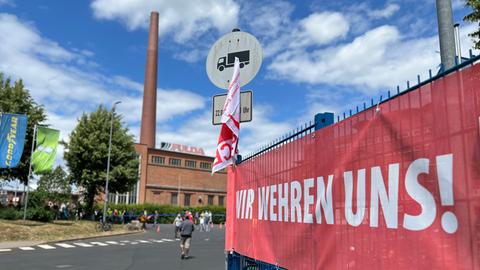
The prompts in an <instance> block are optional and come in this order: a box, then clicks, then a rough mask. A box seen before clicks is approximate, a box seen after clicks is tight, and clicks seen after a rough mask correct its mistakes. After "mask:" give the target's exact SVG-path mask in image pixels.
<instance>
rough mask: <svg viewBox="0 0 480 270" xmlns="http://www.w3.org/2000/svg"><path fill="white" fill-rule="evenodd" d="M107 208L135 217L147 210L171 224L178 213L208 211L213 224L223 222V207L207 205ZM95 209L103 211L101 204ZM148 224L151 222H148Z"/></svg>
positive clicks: (139, 205)
mask: <svg viewBox="0 0 480 270" xmlns="http://www.w3.org/2000/svg"><path fill="white" fill-rule="evenodd" d="M108 208H110V209H111V210H112V211H113V210H115V209H117V210H118V212H119V213H122V212H123V211H124V210H126V211H128V212H130V213H132V214H133V215H135V216H140V215H141V214H142V212H143V210H147V214H148V215H149V216H150V215H153V214H154V213H155V210H157V211H158V214H159V222H160V223H172V222H173V220H174V219H175V216H176V215H177V214H178V213H181V214H182V215H183V214H184V213H185V211H190V212H192V214H195V212H198V213H201V212H202V211H207V210H208V211H210V212H211V213H212V215H213V219H212V220H213V223H216V224H218V223H221V222H222V223H223V222H225V206H217V205H207V206H178V205H168V204H167V205H165V204H152V203H145V204H109V205H108ZM95 209H96V210H98V211H103V204H96V205H95ZM149 222H153V220H150V221H149Z"/></svg>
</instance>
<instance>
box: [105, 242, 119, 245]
mask: <svg viewBox="0 0 480 270" xmlns="http://www.w3.org/2000/svg"><path fill="white" fill-rule="evenodd" d="M105 243H107V244H110V245H118V244H119V243H118V242H117V241H105Z"/></svg>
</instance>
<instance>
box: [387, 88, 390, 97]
mask: <svg viewBox="0 0 480 270" xmlns="http://www.w3.org/2000/svg"><path fill="white" fill-rule="evenodd" d="M387 95H388V99H390V90H388V92H387Z"/></svg>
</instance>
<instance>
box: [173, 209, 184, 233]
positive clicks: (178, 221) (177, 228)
mask: <svg viewBox="0 0 480 270" xmlns="http://www.w3.org/2000/svg"><path fill="white" fill-rule="evenodd" d="M182 221H183V219H182V215H180V214H178V215H177V217H176V218H175V220H174V221H173V225H175V239H178V238H180V226H181V225H182Z"/></svg>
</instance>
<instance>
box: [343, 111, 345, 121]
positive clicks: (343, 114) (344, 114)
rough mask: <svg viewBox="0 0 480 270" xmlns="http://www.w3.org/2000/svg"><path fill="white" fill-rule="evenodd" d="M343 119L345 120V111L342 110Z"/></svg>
mask: <svg viewBox="0 0 480 270" xmlns="http://www.w3.org/2000/svg"><path fill="white" fill-rule="evenodd" d="M343 119H344V120H345V112H343Z"/></svg>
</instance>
